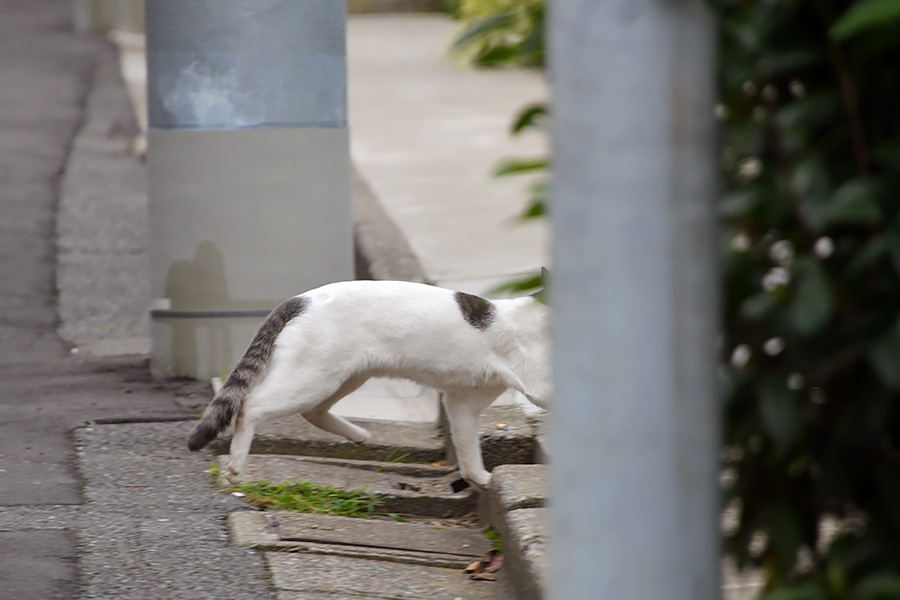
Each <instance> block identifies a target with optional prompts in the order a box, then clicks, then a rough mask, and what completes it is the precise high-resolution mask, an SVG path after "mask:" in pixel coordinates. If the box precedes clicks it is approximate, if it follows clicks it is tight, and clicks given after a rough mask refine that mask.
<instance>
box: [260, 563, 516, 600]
mask: <svg viewBox="0 0 900 600" xmlns="http://www.w3.org/2000/svg"><path fill="white" fill-rule="evenodd" d="M265 557H266V561H267V563H268V565H269V569H270V571H271V573H272V579H273V582H274V584H275V588H276V589H277V594H278V595H277V597H278V598H279V600H301V599H302V600H310V599H313V600H319V599H322V600H324V599H328V600H337V599H339V598H367V599H370V600H401V599H420V598H447V599H458V600H479V599H485V600H488V599H496V600H500V599H504V598H513V597H514V596H512V595H510V594H509V593H508V591H507V590H506V589H505V587H504V583H503V582H497V581H472V580H470V579H468V577H467V576H466V575H465V573H463V572H462V570H460V569H445V568H440V567H428V566H423V565H410V564H402V563H394V562H385V561H378V560H367V559H364V558H350V557H345V556H329V555H321V554H292V553H286V552H267V553H265Z"/></svg>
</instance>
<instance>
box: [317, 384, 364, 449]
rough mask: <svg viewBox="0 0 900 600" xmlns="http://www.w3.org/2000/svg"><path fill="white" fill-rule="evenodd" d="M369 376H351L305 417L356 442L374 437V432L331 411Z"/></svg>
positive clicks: (362, 441)
mask: <svg viewBox="0 0 900 600" xmlns="http://www.w3.org/2000/svg"><path fill="white" fill-rule="evenodd" d="M367 379H368V376H363V375H358V376H356V377H351V378H350V379H348V380H347V381H345V382H344V384H343V385H342V386H341V387H340V388H339V389H338V391H337V392H335V393H334V394H332V395H331V396H330V397H329V398H328V399H327V400H325V401H324V402H321V403H319V404H317V405H316V406H315V407H313V409H312V410H309V411H307V412H305V413H303V417H304V418H305V419H306V420H307V421H309V422H310V423H312V424H313V425H315V426H316V427H318V428H319V429H322V430H325V431H327V432H329V433H334V434H336V435H341V436H344V437H345V438H347V439H348V440H350V441H351V442H354V443H356V444H364V443H366V442H368V441H369V440H370V439H372V434H371V433H369V432H368V431H366V430H365V429H363V428H362V427H360V426H359V425H354V424H353V423H351V422H350V421H348V420H347V419H345V418H343V417H340V416H338V415H335V414H332V413H331V412H330V410H331V407H332V406H334V405H335V403H337V401H338V400H340V399H341V398H343V397H344V396H346V395H347V394H350V393H352V392H354V391H356V390H357V389H358V388H359V386H361V385H362V384H364V383H365V382H366V380H367Z"/></svg>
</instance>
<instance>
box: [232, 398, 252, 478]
mask: <svg viewBox="0 0 900 600" xmlns="http://www.w3.org/2000/svg"><path fill="white" fill-rule="evenodd" d="M244 408H246V404H245V406H244ZM255 430H256V420H255V419H254V420H251V419H248V418H247V414H246V411H245V410H243V409H242V410H241V412H240V414H238V418H237V422H236V423H235V424H234V434H233V435H232V436H231V449H230V450H229V458H228V465H227V466H226V467H225V478H226V479H227V480H228V481H230V482H231V483H237V482H238V481H240V479H241V474H242V473H243V471H244V465H245V464H246V463H247V455H248V454H249V453H250V444H251V442H253V433H254V431H255Z"/></svg>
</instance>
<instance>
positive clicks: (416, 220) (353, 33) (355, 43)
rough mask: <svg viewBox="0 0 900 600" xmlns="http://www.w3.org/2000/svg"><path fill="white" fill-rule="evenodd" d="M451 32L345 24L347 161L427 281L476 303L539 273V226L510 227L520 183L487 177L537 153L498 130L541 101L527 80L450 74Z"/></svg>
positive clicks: (537, 82)
mask: <svg viewBox="0 0 900 600" xmlns="http://www.w3.org/2000/svg"><path fill="white" fill-rule="evenodd" d="M455 29H456V25H455V23H454V22H453V21H452V20H450V19H449V18H448V17H446V16H443V15H433V14H409V15H351V17H350V19H349V21H348V26H347V63H348V74H347V78H348V88H349V109H350V110H349V118H350V141H351V152H352V157H353V161H354V164H355V165H356V167H357V168H358V169H359V171H360V173H361V174H362V176H363V178H364V179H365V180H366V181H367V182H368V184H369V185H370V186H371V187H372V189H373V191H374V192H375V195H376V197H377V198H378V200H379V202H381V204H382V205H383V206H384V208H385V210H386V211H387V212H388V214H389V215H390V216H391V218H392V219H393V220H394V221H395V222H396V223H397V225H398V226H399V228H400V230H401V231H402V233H403V234H404V235H405V236H406V237H407V239H408V240H409V242H410V245H411V246H412V249H413V251H414V252H415V254H416V256H417V257H418V258H419V260H420V261H421V263H422V266H423V267H424V269H425V273H426V275H427V276H428V278H429V279H430V280H431V281H433V282H435V283H437V284H438V285H444V286H446V287H450V288H453V289H460V290H462V291H466V292H471V293H484V292H486V291H487V290H489V289H490V288H492V287H494V286H495V285H496V284H497V283H499V282H502V281H504V280H505V279H506V278H508V277H510V276H513V275H518V274H521V273H524V272H528V271H530V270H536V269H538V268H539V267H540V266H542V265H547V264H548V261H547V251H546V245H547V239H546V228H547V226H546V223H543V222H542V221H541V220H536V221H534V220H533V221H528V222H523V221H520V220H517V219H516V217H517V216H518V215H519V213H520V212H521V211H522V209H523V207H524V206H525V202H526V199H527V194H526V192H527V183H526V182H527V181H528V179H527V178H522V177H508V178H502V179H494V178H492V177H491V174H490V173H491V171H492V170H493V168H494V167H495V165H496V164H497V163H498V162H499V161H500V160H501V159H504V158H511V157H532V156H540V155H542V154H543V153H544V152H545V143H546V140H544V139H543V137H542V136H541V135H540V134H537V133H534V132H532V133H528V134H523V135H522V136H518V137H511V136H510V134H509V127H510V123H511V122H512V120H513V118H514V116H515V114H516V113H517V111H518V110H519V109H521V108H522V107H524V106H525V105H527V104H531V103H534V102H538V101H542V100H545V99H546V96H547V89H546V85H545V83H544V81H543V79H542V75H541V74H540V73H539V72H537V71H525V70H496V69H493V70H475V69H472V68H470V67H460V66H456V65H454V64H453V62H452V60H451V58H450V57H448V55H447V49H448V48H449V47H450V45H451V42H452V40H453V35H454V32H455Z"/></svg>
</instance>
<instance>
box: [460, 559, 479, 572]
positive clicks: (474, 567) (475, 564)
mask: <svg viewBox="0 0 900 600" xmlns="http://www.w3.org/2000/svg"><path fill="white" fill-rule="evenodd" d="M480 570H481V561H480V560H473V561H472V562H470V563H469V564H467V565H466V568H465V569H463V571H464V572H465V573H475V572H476V571H480Z"/></svg>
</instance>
